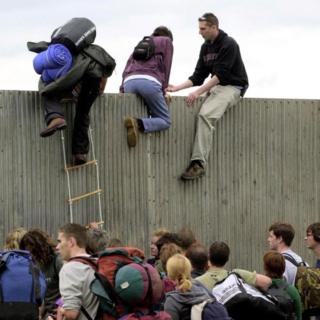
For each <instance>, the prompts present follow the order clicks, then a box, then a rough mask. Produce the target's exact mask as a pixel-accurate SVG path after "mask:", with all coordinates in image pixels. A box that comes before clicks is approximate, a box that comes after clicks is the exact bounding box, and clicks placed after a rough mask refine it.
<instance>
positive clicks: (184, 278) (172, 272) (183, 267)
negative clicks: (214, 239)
mask: <svg viewBox="0 0 320 320" xmlns="http://www.w3.org/2000/svg"><path fill="white" fill-rule="evenodd" d="M166 269H167V274H168V278H169V279H170V280H173V281H175V283H176V287H177V289H178V290H179V291H181V292H187V291H189V290H190V289H191V287H192V282H191V269H192V267H191V263H190V261H189V260H188V259H187V258H186V257H185V256H184V255H182V254H175V255H174V256H172V257H171V258H169V260H168V261H167V265H166Z"/></svg>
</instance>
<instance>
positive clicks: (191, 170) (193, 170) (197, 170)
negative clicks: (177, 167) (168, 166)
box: [181, 161, 206, 180]
mask: <svg viewBox="0 0 320 320" xmlns="http://www.w3.org/2000/svg"><path fill="white" fill-rule="evenodd" d="M205 172H206V171H205V169H204V168H203V167H202V166H201V165H200V164H199V163H198V162H195V161H191V163H190V164H189V166H188V168H187V169H186V171H185V172H184V173H183V174H182V175H181V179H182V180H193V179H197V178H200V177H202V176H203V175H204V174H205Z"/></svg>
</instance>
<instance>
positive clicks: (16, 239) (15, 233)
mask: <svg viewBox="0 0 320 320" xmlns="http://www.w3.org/2000/svg"><path fill="white" fill-rule="evenodd" d="M26 233H27V230H26V229H24V228H22V227H19V228H16V229H14V230H12V231H11V232H9V233H8V235H7V237H6V242H5V245H4V249H5V250H15V249H19V247H20V241H21V239H22V237H23V236H24V235H25V234H26Z"/></svg>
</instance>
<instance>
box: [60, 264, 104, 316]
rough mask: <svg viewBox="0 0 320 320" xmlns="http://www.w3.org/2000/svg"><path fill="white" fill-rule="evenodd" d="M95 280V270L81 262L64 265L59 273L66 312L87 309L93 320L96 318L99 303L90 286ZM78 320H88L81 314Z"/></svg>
mask: <svg viewBox="0 0 320 320" xmlns="http://www.w3.org/2000/svg"><path fill="white" fill-rule="evenodd" d="M94 278H95V276H94V270H93V269H92V268H91V267H90V266H89V265H86V264H84V263H82V262H79V261H70V262H67V263H66V264H64V265H63V267H62V268H61V270H60V273H59V288H60V293H61V297H62V300H63V308H64V309H66V310H80V308H81V306H82V305H83V307H84V308H85V309H86V311H87V312H88V313H89V315H90V316H91V318H92V319H94V318H95V316H96V314H97V311H98V306H99V302H98V299H97V297H96V296H95V295H94V294H93V293H92V292H91V290H90V284H91V282H92V280H93V279H94ZM77 319H78V320H87V317H86V316H85V315H84V314H83V313H82V312H80V315H79V317H78V318H77Z"/></svg>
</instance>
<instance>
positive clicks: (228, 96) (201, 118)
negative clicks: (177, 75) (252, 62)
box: [181, 85, 240, 180]
mask: <svg viewBox="0 0 320 320" xmlns="http://www.w3.org/2000/svg"><path fill="white" fill-rule="evenodd" d="M239 100H240V90H239V89H237V88H235V87H233V86H220V85H219V86H216V87H215V88H214V89H213V90H212V92H211V93H210V95H209V96H208V97H207V99H206V100H205V102H204V103H203V105H202V107H201V109H200V112H199V114H198V115H197V127H196V135H195V139H194V143H193V151H192V156H191V163H190V165H189V167H188V168H187V170H186V171H185V172H184V173H183V174H182V176H181V178H182V179H185V180H190V179H195V178H198V177H200V176H202V175H204V173H205V169H204V166H205V165H206V163H207V161H208V158H209V153H210V150H211V147H212V140H213V133H214V130H215V123H216V122H217V121H218V120H219V119H220V118H221V117H222V116H223V114H224V112H225V111H226V110H227V109H228V108H230V107H232V106H234V105H236V104H237V103H238V102H239Z"/></svg>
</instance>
